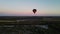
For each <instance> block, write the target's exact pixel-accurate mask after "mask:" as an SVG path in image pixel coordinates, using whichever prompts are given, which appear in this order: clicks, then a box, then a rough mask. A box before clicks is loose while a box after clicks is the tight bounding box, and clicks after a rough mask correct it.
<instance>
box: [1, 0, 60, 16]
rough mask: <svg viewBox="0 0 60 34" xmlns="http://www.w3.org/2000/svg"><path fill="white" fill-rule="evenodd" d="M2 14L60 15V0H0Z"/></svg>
mask: <svg viewBox="0 0 60 34" xmlns="http://www.w3.org/2000/svg"><path fill="white" fill-rule="evenodd" d="M33 9H37V12H36V14H34V13H33V12H32V10H33ZM0 16H60V0H0Z"/></svg>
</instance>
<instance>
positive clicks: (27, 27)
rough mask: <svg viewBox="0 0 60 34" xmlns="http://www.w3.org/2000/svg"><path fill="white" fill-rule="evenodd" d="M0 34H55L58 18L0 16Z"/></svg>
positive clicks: (59, 18)
mask: <svg viewBox="0 0 60 34" xmlns="http://www.w3.org/2000/svg"><path fill="white" fill-rule="evenodd" d="M27 32H28V33H27ZM0 33H1V34H4V33H6V34H57V33H60V16H0Z"/></svg>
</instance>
